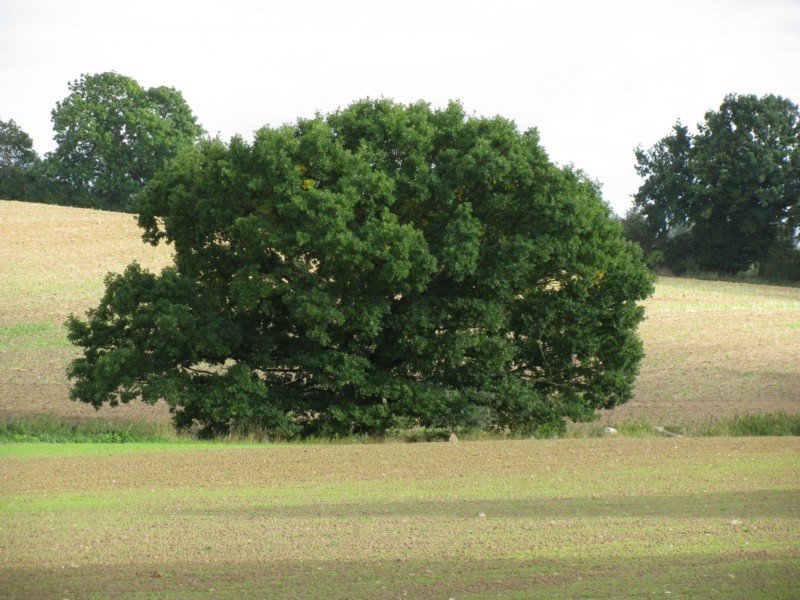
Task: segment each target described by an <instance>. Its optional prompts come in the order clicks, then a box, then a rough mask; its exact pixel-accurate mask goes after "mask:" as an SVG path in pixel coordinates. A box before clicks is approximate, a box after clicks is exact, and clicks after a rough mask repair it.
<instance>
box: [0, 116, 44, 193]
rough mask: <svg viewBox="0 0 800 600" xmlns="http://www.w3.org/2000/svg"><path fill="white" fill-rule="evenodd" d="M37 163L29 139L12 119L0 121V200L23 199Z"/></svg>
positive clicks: (36, 157) (31, 142)
mask: <svg viewBox="0 0 800 600" xmlns="http://www.w3.org/2000/svg"><path fill="white" fill-rule="evenodd" d="M38 163H39V156H38V155H37V154H36V151H35V150H34V149H33V140H31V137H30V136H29V135H28V134H27V133H25V132H24V131H23V130H22V129H21V128H20V127H19V125H17V124H16V123H15V122H14V119H11V120H10V121H2V120H0V198H2V199H10V200H22V199H23V198H25V197H26V194H27V188H28V186H29V185H30V184H31V181H32V178H33V171H34V168H35V167H36V165H37V164H38Z"/></svg>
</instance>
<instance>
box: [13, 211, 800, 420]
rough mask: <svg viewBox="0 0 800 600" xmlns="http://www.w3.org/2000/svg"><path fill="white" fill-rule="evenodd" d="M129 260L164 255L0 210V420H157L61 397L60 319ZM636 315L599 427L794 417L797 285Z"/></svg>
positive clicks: (721, 285)
mask: <svg viewBox="0 0 800 600" xmlns="http://www.w3.org/2000/svg"><path fill="white" fill-rule="evenodd" d="M134 260H136V261H138V262H139V263H141V264H142V265H143V266H145V267H146V268H149V269H153V270H157V269H159V268H161V267H163V266H165V265H167V264H169V263H170V261H171V254H170V251H169V249H168V248H166V247H164V246H159V247H157V248H154V247H152V246H149V245H146V244H144V243H142V241H141V239H140V233H139V229H138V228H137V226H136V222H135V218H134V217H133V216H132V215H126V214H119V213H109V212H102V211H94V210H86V209H76V208H67V207H59V206H48V205H42V204H31V203H21V202H11V201H0V419H8V418H10V417H13V416H31V415H36V414H43V413H52V414H56V415H59V416H62V417H64V418H67V419H70V420H75V421H81V420H86V419H93V418H98V417H100V418H103V419H106V420H114V421H125V420H129V419H132V418H135V419H145V420H150V421H163V420H167V419H168V414H167V411H166V409H165V408H164V407H163V406H156V407H149V406H146V405H143V404H136V405H129V406H123V407H120V408H117V409H107V408H104V409H102V410H101V411H99V412H96V411H95V410H94V409H92V408H90V407H87V406H83V405H79V404H76V403H73V402H70V401H69V399H68V389H69V387H68V381H67V379H66V376H65V374H64V372H65V369H66V365H67V363H68V361H69V360H70V358H71V357H72V356H74V350H73V349H72V348H71V347H70V345H69V343H68V341H67V340H66V338H65V336H64V330H63V326H62V325H63V322H64V321H65V319H66V318H67V316H68V315H69V314H70V313H75V314H82V313H83V312H84V311H86V310H87V309H88V308H90V307H92V306H93V305H94V304H95V303H96V302H97V301H98V299H99V298H100V296H101V294H102V291H103V276H104V275H105V274H106V273H107V272H109V271H113V272H119V271H122V270H123V269H124V268H125V266H126V265H127V264H128V263H130V262H132V261H134ZM645 307H646V310H647V320H646V321H645V322H644V323H643V325H642V327H641V334H642V337H643V339H644V342H645V350H646V353H647V357H646V359H645V361H644V363H643V366H642V372H641V376H640V378H639V381H638V383H637V386H636V391H635V397H634V398H633V400H632V401H630V402H629V403H628V404H626V405H624V406H621V407H619V408H617V409H615V410H613V411H610V412H609V413H608V414H606V415H604V416H603V419H604V420H605V421H609V422H614V421H617V422H618V421H621V420H625V419H639V418H642V419H647V420H650V421H652V422H654V423H663V424H671V423H674V424H679V423H686V422H690V421H696V420H701V419H704V418H707V417H712V416H732V415H734V414H741V413H745V412H749V413H759V412H774V411H779V410H783V411H786V412H789V413H798V412H800V391H798V390H800V289H799V288H790V287H777V286H762V285H751V284H741V283H725V282H714V281H699V280H690V279H675V278H661V279H660V280H659V282H658V284H657V286H656V293H655V295H654V296H653V297H652V298H650V299H649V300H647V302H646V303H645Z"/></svg>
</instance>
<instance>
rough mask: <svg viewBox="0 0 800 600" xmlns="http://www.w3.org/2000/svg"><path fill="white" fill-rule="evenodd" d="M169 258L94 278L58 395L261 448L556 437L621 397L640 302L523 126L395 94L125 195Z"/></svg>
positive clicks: (214, 154) (584, 195)
mask: <svg viewBox="0 0 800 600" xmlns="http://www.w3.org/2000/svg"><path fill="white" fill-rule="evenodd" d="M139 223H140V225H141V226H142V227H143V228H144V237H145V239H146V240H147V241H149V242H151V243H153V244H156V243H159V242H163V241H165V242H168V243H171V244H174V248H175V251H176V259H175V266H174V268H168V269H165V270H164V271H162V273H161V274H158V275H157V274H151V273H148V272H145V271H143V270H142V269H141V268H140V267H139V266H138V265H136V264H133V265H131V266H129V267H128V269H127V270H126V271H125V273H124V274H122V275H112V276H109V277H108V279H107V281H106V293H105V296H104V297H103V299H102V301H101V303H100V305H99V306H98V307H97V308H96V309H94V310H93V311H91V312H90V313H89V318H88V320H87V321H81V320H79V319H76V318H73V319H71V320H70V322H69V336H70V339H71V340H72V341H73V342H74V343H75V344H77V345H78V346H80V347H81V348H82V349H83V356H82V357H80V358H78V359H77V360H75V361H74V362H73V363H72V366H71V369H70V376H71V377H72V378H73V379H74V387H73V390H72V395H73V398H75V399H78V400H82V401H84V402H89V403H91V404H93V405H95V406H100V405H102V404H104V403H106V402H109V403H111V404H112V405H113V404H115V403H117V402H119V401H122V402H128V401H131V400H133V399H134V398H136V397H137V396H141V398H142V399H143V400H144V401H146V402H155V401H156V400H157V399H159V398H165V399H166V400H167V402H168V403H169V404H170V406H171V407H172V409H173V411H174V416H175V420H176V423H177V425H179V426H189V425H191V424H193V423H199V424H201V425H202V426H203V427H205V431H207V432H209V433H212V432H219V431H227V430H228V429H229V428H245V429H246V428H252V427H253V426H259V427H262V428H263V429H264V430H265V431H267V432H268V433H269V434H271V435H274V436H292V435H296V434H300V435H310V434H322V435H346V434H351V433H379V432H383V431H385V430H387V429H388V428H390V427H410V426H417V425H419V426H424V427H445V428H450V429H452V428H454V427H457V426H478V427H483V428H486V429H507V430H510V431H512V432H520V433H524V432H532V431H536V430H540V431H541V430H548V429H549V430H562V429H563V427H564V419H566V418H569V419H572V420H574V421H582V420H586V419H590V418H591V417H592V416H593V415H594V413H595V410H596V409H598V408H610V407H612V406H614V405H616V404H618V403H621V402H624V401H625V400H627V399H628V398H629V397H630V394H631V386H632V384H633V381H634V378H635V375H636V372H637V367H638V364H639V361H640V359H641V357H642V347H641V343H640V340H639V339H638V337H637V335H636V327H637V325H638V323H639V321H640V320H641V319H642V309H641V307H639V306H637V301H638V300H641V299H642V298H644V297H646V296H647V295H648V294H649V293H650V292H651V291H652V283H651V278H650V275H649V273H648V271H647V269H646V268H645V267H644V265H643V264H642V262H641V254H640V252H639V249H638V248H637V247H636V246H635V245H634V244H631V243H630V242H627V241H625V240H623V239H622V237H621V234H620V228H619V225H618V224H617V223H616V222H614V220H613V219H612V218H611V216H610V211H609V209H608V207H607V206H606V205H605V204H604V203H603V202H602V201H601V200H600V198H599V196H598V192H597V189H596V186H595V185H593V184H592V183H591V182H589V181H587V180H586V179H585V178H583V177H582V176H580V175H578V174H576V173H574V172H572V171H570V170H565V169H560V168H557V167H556V166H554V165H553V164H552V163H551V162H550V161H549V160H548V158H547V156H546V154H545V153H544V151H543V150H542V148H541V147H540V145H539V140H538V135H537V132H536V131H535V130H530V131H527V132H525V133H520V132H519V131H518V130H517V129H516V127H515V126H514V124H513V123H511V122H509V121H507V120H505V119H502V118H499V117H498V118H493V119H484V118H474V117H468V116H467V115H465V113H464V110H463V109H462V107H461V106H460V105H458V104H451V105H449V106H448V107H447V108H446V109H443V110H432V109H431V108H430V107H429V106H428V105H427V104H424V103H418V104H414V105H410V106H404V105H398V104H394V103H392V102H391V101H388V100H382V101H361V102H357V103H355V104H353V105H352V106H350V107H349V108H347V109H344V110H341V111H339V112H336V113H333V114H330V115H328V116H327V117H322V116H317V117H316V118H314V119H310V120H300V121H298V122H297V123H296V124H294V125H287V126H284V127H281V128H278V129H270V128H264V129H262V130H260V131H259V132H258V133H257V134H256V137H255V140H254V142H253V143H252V144H248V143H246V142H245V141H243V140H242V139H239V138H234V139H233V140H232V141H231V142H230V144H227V145H226V144H224V143H223V142H221V141H218V140H216V141H205V142H202V143H201V144H200V145H199V146H198V147H196V148H193V149H191V150H189V151H186V152H184V153H183V154H182V155H181V156H180V158H179V159H178V160H176V161H174V162H172V163H171V165H170V167H169V168H168V169H165V170H164V171H162V172H161V173H160V174H159V175H157V176H156V177H155V178H154V180H153V181H152V182H151V184H150V185H149V186H148V188H147V190H146V191H145V193H144V194H143V195H142V198H141V212H140V217H139Z"/></svg>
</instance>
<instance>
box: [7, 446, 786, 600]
mask: <svg viewBox="0 0 800 600" xmlns="http://www.w3.org/2000/svg"><path fill="white" fill-rule="evenodd" d="M799 582H800V439H798V438H750V439H748V438H737V439H731V438H716V439H697V438H695V439H690V438H684V439H678V440H672V439H572V440H524V441H522V440H520V441H495V442H461V443H450V444H448V443H439V444H378V445H376V444H361V445H352V444H351V445H342V446H331V445H317V446H314V445H287V446H268V445H249V446H247V445H242V446H236V445H230V444H210V443H193V444H175V443H173V444H163V445H158V444H145V445H137V444H118V445H114V444H11V445H0V596H2V597H3V598H108V597H114V598H165V597H169V598H184V597H185V598H189V597H191V598H241V597H281V598H323V597H324V598H405V597H410V598H459V599H461V598H531V597H546V598H597V597H613V598H643V597H651V596H652V595H653V594H655V595H657V596H659V597H673V598H698V597H720V598H748V599H751V598H796V597H798V595H800V583H799Z"/></svg>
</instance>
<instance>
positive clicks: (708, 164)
mask: <svg viewBox="0 0 800 600" xmlns="http://www.w3.org/2000/svg"><path fill="white" fill-rule="evenodd" d="M799 140H800V118H799V117H798V108H797V106H796V105H795V104H793V103H792V102H790V101H789V100H786V99H784V98H781V97H779V96H773V95H768V96H763V97H761V98H758V97H756V96H753V95H744V96H737V95H734V94H731V95H728V96H726V97H725V100H724V101H723V103H722V105H721V106H720V108H719V110H718V111H709V112H707V113H706V115H705V121H704V123H701V124H700V125H699V126H698V133H697V135H695V136H691V135H690V134H689V133H688V130H687V129H686V128H685V127H684V126H682V125H681V124H680V123H678V124H677V125H675V127H674V128H673V133H672V134H671V135H669V136H667V137H665V138H663V139H662V140H660V141H659V142H658V143H657V144H656V145H655V146H653V147H652V148H651V149H650V150H649V151H644V150H642V149H641V148H639V149H637V151H636V159H637V163H638V164H637V172H638V173H639V175H640V176H642V177H643V178H644V179H645V181H644V183H643V184H642V186H641V187H640V188H639V191H638V193H637V194H636V195H635V197H634V198H635V200H634V201H635V207H636V211H638V212H639V213H640V214H641V215H643V216H644V218H645V220H646V222H647V226H648V228H649V230H650V232H651V234H652V235H653V236H655V238H656V239H657V240H658V241H659V243H660V246H661V247H662V248H663V249H664V251H665V255H666V260H667V262H668V263H670V266H673V267H676V266H677V267H678V268H680V267H681V266H683V267H685V266H686V263H688V262H691V263H692V264H693V265H694V266H695V267H696V268H698V269H700V270H707V271H716V272H720V273H736V272H739V271H742V270H745V269H747V268H748V267H749V266H750V265H751V264H752V263H759V262H763V261H765V260H766V259H767V258H768V255H769V254H770V251H771V248H773V246H775V244H784V245H785V244H787V243H790V242H791V241H792V240H793V239H794V237H795V234H796V228H797V226H798V225H799V224H800V221H798V216H800V215H798V208H797V207H798V202H800V141H799ZM681 232H686V235H685V236H681V235H676V234H679V233H681Z"/></svg>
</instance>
